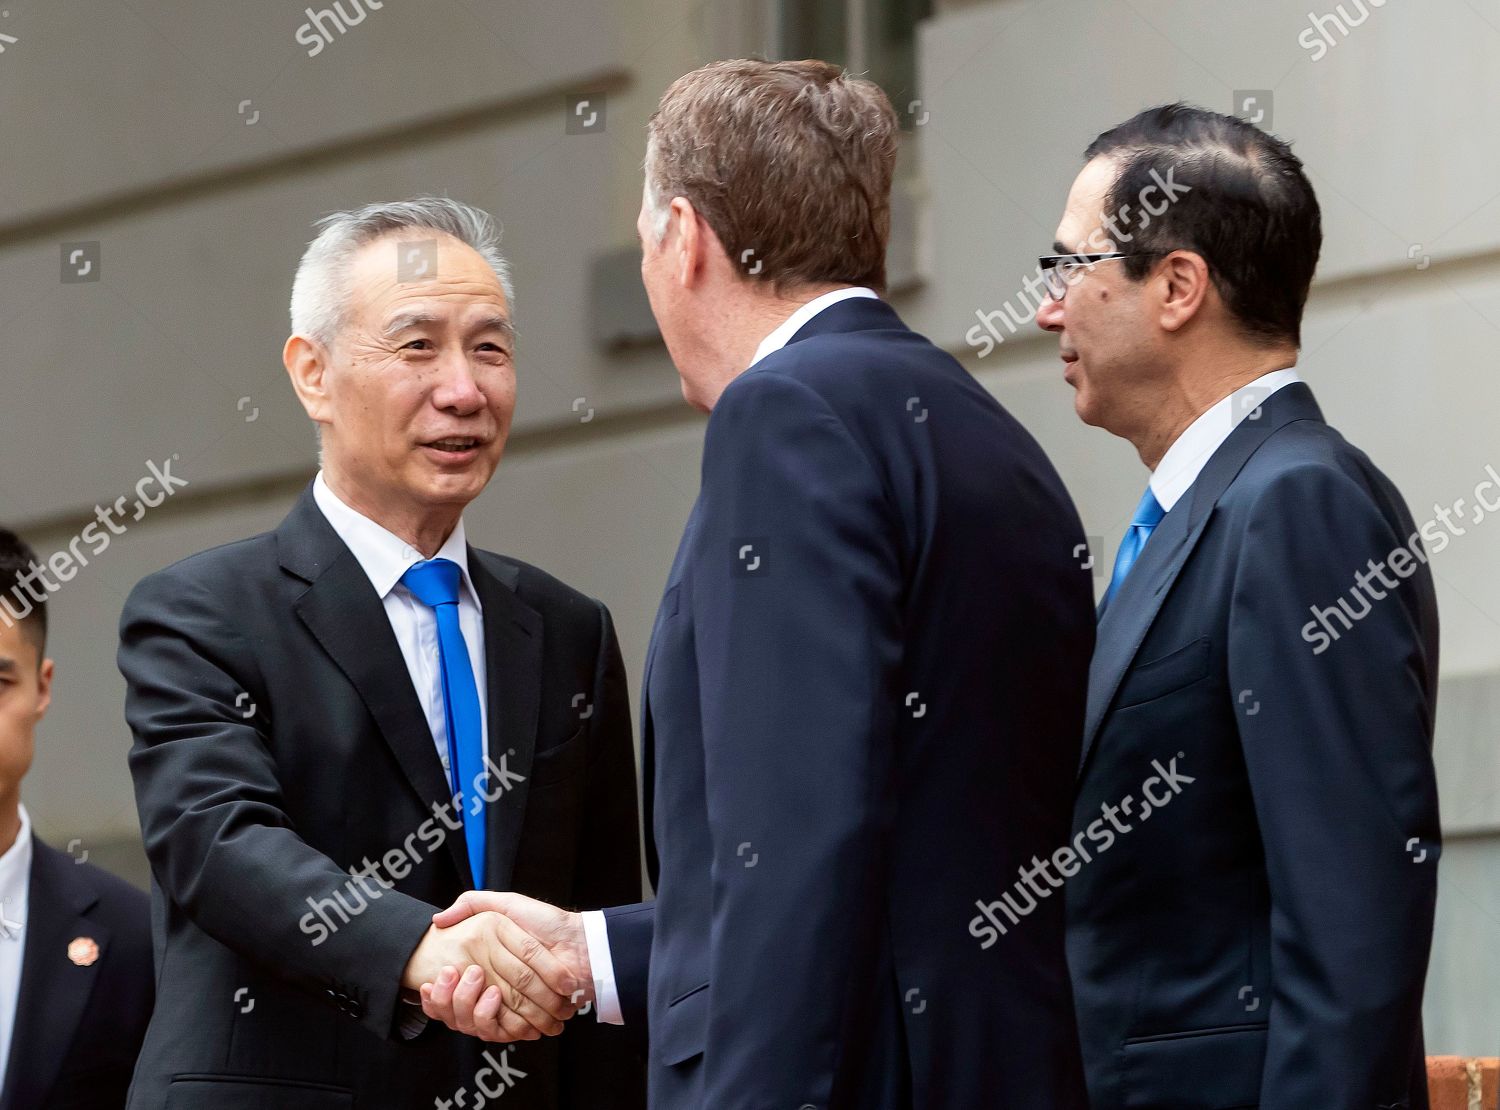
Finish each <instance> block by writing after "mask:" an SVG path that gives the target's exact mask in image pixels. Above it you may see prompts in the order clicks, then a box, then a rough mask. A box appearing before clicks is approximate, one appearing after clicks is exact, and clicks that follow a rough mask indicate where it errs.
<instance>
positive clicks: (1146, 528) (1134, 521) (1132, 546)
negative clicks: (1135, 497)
mask: <svg viewBox="0 0 1500 1110" xmlns="http://www.w3.org/2000/svg"><path fill="white" fill-rule="evenodd" d="M1166 515H1167V514H1166V510H1164V509H1163V508H1162V507H1161V503H1160V502H1159V501H1157V500H1156V494H1154V493H1152V492H1151V487H1150V486H1147V487H1146V492H1145V493H1144V494H1143V495H1142V496H1141V503H1140V504H1139V505H1137V506H1136V507H1135V516H1133V517H1131V518H1130V527H1129V528H1127V529H1125V538H1124V539H1123V540H1121V541H1120V550H1119V552H1118V553H1117V554H1116V555H1115V572H1114V574H1112V575H1111V576H1110V579H1109V589H1107V590H1105V591H1104V601H1103V602H1102V603H1101V604H1100V607H1099V609H1100V612H1101V613H1102V612H1103V611H1104V606H1105V605H1108V604H1109V601H1110V598H1112V597H1114V596H1115V591H1116V590H1118V589H1119V588H1120V583H1121V582H1124V581H1125V576H1126V575H1127V574H1129V573H1130V568H1131V567H1133V566H1135V561H1136V560H1137V559H1139V558H1140V557H1141V552H1142V551H1143V550H1144V549H1145V547H1146V541H1147V540H1149V539H1150V538H1151V533H1152V532H1153V531H1155V529H1156V526H1157V525H1158V524H1160V523H1161V518H1162V517H1164V516H1166Z"/></svg>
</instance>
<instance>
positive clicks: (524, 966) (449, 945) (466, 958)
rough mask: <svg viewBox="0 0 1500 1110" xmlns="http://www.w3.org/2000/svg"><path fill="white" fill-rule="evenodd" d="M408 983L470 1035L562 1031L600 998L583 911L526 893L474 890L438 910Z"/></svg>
mask: <svg viewBox="0 0 1500 1110" xmlns="http://www.w3.org/2000/svg"><path fill="white" fill-rule="evenodd" d="M402 986H403V987H405V988H407V989H408V990H409V991H416V992H418V994H419V995H420V997H421V1002H422V1010H423V1012H424V1013H425V1014H427V1016H428V1017H430V1018H432V1019H433V1020H434V1021H440V1022H442V1023H443V1024H444V1025H446V1026H448V1028H450V1029H453V1030H455V1031H457V1032H459V1033H466V1034H468V1035H469V1036H471V1037H478V1038H480V1039H481V1040H485V1041H497V1042H505V1043H508V1042H511V1041H534V1040H537V1039H538V1038H539V1037H542V1036H556V1035H557V1034H558V1033H561V1032H562V1030H563V1022H565V1021H566V1020H567V1019H568V1018H570V1017H572V1016H573V1015H574V1014H575V1013H577V1012H578V1009H579V1007H580V1006H582V1005H584V1004H586V1003H588V1002H592V1001H593V996H594V981H593V974H592V969H591V968H590V966H589V959H588V945H587V944H586V943H585V941H584V934H583V923H582V918H581V917H580V916H579V915H578V914H576V913H569V912H568V911H566V910H560V909H558V908H556V907H555V906H549V905H547V904H546V903H545V902H538V901H536V900H535V899H533V898H527V897H525V896H523V895H520V894H509V893H503V892H498V891H489V890H477V891H469V892H468V893H466V894H462V895H460V896H459V899H458V901H456V902H454V903H453V905H451V906H449V907H448V908H447V909H445V910H442V911H441V912H439V913H436V914H433V916H432V927H431V928H430V929H428V930H427V933H426V934H425V935H424V936H423V937H422V940H421V942H420V943H418V945H417V948H416V950H415V951H414V952H413V953H412V955H411V959H410V961H409V962H408V963H407V966H406V973H405V975H403V976H402Z"/></svg>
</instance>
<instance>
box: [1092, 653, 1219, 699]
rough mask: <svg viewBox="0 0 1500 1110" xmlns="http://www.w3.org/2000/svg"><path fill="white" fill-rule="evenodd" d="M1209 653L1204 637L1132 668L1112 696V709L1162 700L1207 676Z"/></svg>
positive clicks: (1210, 661)
mask: <svg viewBox="0 0 1500 1110" xmlns="http://www.w3.org/2000/svg"><path fill="white" fill-rule="evenodd" d="M1212 662H1213V653H1212V651H1211V646H1210V644H1209V640H1208V637H1207V636H1200V637H1199V638H1198V639H1196V640H1194V641H1193V642H1192V643H1189V644H1185V645H1183V646H1182V647H1180V648H1178V649H1177V650H1175V651H1171V652H1168V653H1167V654H1166V655H1162V656H1159V657H1157V658H1156V659H1153V660H1151V661H1150V662H1148V663H1141V664H1138V665H1133V666H1132V667H1131V668H1130V670H1129V671H1128V672H1127V673H1126V675H1125V680H1124V681H1123V682H1121V683H1120V689H1119V692H1118V693H1117V694H1115V708H1117V709H1124V708H1125V707H1126V706H1129V705H1140V704H1141V703H1142V702H1147V701H1152V700H1154V699H1156V698H1160V697H1165V696H1166V695H1167V694H1170V693H1173V692H1175V691H1177V690H1181V689H1183V688H1184V687H1187V686H1191V685H1192V684H1193V683H1195V682H1200V681H1202V680H1203V679H1205V678H1207V677H1208V673H1209V668H1210V665H1211V664H1212Z"/></svg>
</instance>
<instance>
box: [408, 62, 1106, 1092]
mask: <svg viewBox="0 0 1500 1110" xmlns="http://www.w3.org/2000/svg"><path fill="white" fill-rule="evenodd" d="M897 133H898V129H897V122H896V119H895V114H894V112H893V111H892V110H891V107H890V104H889V103H888V102H887V101H886V98H885V96H884V94H883V93H881V92H880V90H879V89H878V88H877V87H876V86H875V85H873V84H871V83H870V82H868V81H863V80H858V79H854V78H851V77H848V76H846V75H844V74H843V73H842V72H841V71H840V70H839V69H838V67H836V66H831V65H828V64H826V63H822V62H782V63H763V62H750V61H739V62H726V63H719V64H716V65H712V66H708V67H705V68H704V69H701V70H698V71H695V72H694V73H690V74H688V75H687V76H686V77H683V78H682V79H680V80H679V81H678V82H677V83H676V84H674V85H673V86H672V88H671V89H669V90H668V91H667V93H666V95H665V96H664V97H663V99H662V102H661V105H660V107H659V109H658V110H657V112H656V114H655V116H654V117H653V118H652V123H651V127H650V139H649V146H648V154H647V160H646V167H647V168H646V173H647V189H646V198H645V204H644V205H643V208H642V211H641V214H640V218H639V221H638V224H637V229H638V231H639V234H640V237H641V241H642V243H643V261H642V275H643V278H644V281H645V285H646V290H647V293H648V294H649V295H650V299H651V305H652V308H653V310H654V312H655V315H656V318H657V321H658V323H659V324H660V325H661V330H662V334H663V336H664V337H665V339H666V342H667V347H668V349H669V350H670V351H671V354H672V357H673V359H674V361H675V362H676V364H677V368H678V371H679V373H680V374H681V377H682V386H683V393H684V395H685V397H686V398H687V400H688V401H689V402H690V403H692V404H693V405H695V406H696V407H698V408H700V409H703V410H705V411H708V412H711V414H712V415H711V416H710V419H709V422H708V432H707V439H706V442H705V444H704V450H703V478H702V488H701V491H700V494H699V497H698V501H697V504H696V505H695V506H694V508H693V511H692V514H691V516H690V518H689V520H688V523H687V527H686V530H685V532H684V535H683V539H682V544H681V546H680V548H679V550H678V554H677V558H676V560H675V563H674V565H673V567H672V570H671V572H670V574H669V575H668V579H667V587H666V593H665V596H664V598H663V601H662V604H661V608H660V610H659V612H658V616H657V620H656V628H655V632H654V634H653V637H652V646H651V651H650V655H649V658H648V661H647V666H646V677H645V689H644V693H643V695H642V698H643V702H644V709H643V718H644V726H643V728H644V731H643V736H642V743H643V746H644V747H643V750H644V753H645V754H644V759H645V765H646V767H647V769H648V770H647V779H646V789H647V817H648V821H649V822H650V829H651V832H652V845H653V848H654V852H653V853H652V855H651V859H652V869H651V870H652V877H653V880H654V881H655V883H656V889H657V900H656V901H655V903H653V904H645V905H636V906H626V907H620V908H616V909H611V910H609V911H608V912H607V914H606V916H605V917H604V918H603V919H600V918H598V917H594V916H592V915H583V916H582V918H581V917H580V915H577V914H559V913H556V912H554V911H550V910H549V908H548V907H544V906H540V905H539V904H538V903H536V902H534V901H531V900H528V899H522V898H519V897H514V896H505V895H493V894H490V895H486V894H478V895H471V896H468V897H467V898H466V899H465V903H464V905H462V906H460V907H457V908H456V909H455V910H454V911H453V913H452V914H449V915H445V916H444V918H443V919H442V920H445V921H448V920H458V919H460V918H461V917H462V916H463V914H464V913H465V912H467V911H468V910H470V909H472V908H481V909H482V908H485V907H487V906H490V907H495V908H500V909H503V910H504V911H505V912H507V913H511V914H514V915H515V916H516V919H517V920H518V921H519V922H521V923H522V924H524V925H526V926H527V928H528V929H530V930H531V931H533V932H534V933H535V934H537V935H538V936H539V937H540V938H542V939H544V940H546V941H547V942H549V943H550V944H551V945H552V946H553V948H554V951H556V952H559V953H563V954H565V955H566V956H567V957H568V958H574V959H576V958H579V957H580V956H582V957H584V958H586V959H587V961H588V967H589V971H588V974H590V975H591V976H592V977H594V978H596V979H598V980H599V981H600V982H599V986H598V994H599V998H598V1002H599V1010H600V1013H601V1015H602V1016H603V1017H604V1018H605V1019H606V1020H610V1019H614V1020H621V1019H622V1020H623V1022H624V1025H625V1027H626V1029H628V1030H635V1031H637V1032H638V1033H644V1032H645V1031H646V1030H647V1029H648V1028H649V1036H650V1093H651V1105H652V1106H653V1107H656V1108H660V1110H698V1108H702V1107H712V1108H713V1110H770V1108H785V1110H797V1108H798V1107H804V1108H809V1107H811V1108H817V1110H905V1108H911V1107H927V1108H953V1110H973V1108H975V1107H1018V1108H1019V1107H1025V1108H1027V1110H1032V1108H1043V1107H1045V1108H1047V1110H1074V1108H1079V1107H1082V1106H1084V1094H1083V1083H1082V1075H1081V1064H1080V1061H1079V1057H1078V1046H1077V1041H1076V1030H1075V1027H1074V1018H1073V1009H1072V1005H1071V1001H1070V997H1069V986H1068V978H1067V970H1066V967H1065V964H1064V951H1063V916H1062V906H1061V899H1051V900H1050V901H1047V902H1045V903H1044V904H1042V905H1041V906H1039V907H1037V908H1036V910H1035V912H1034V914H1033V915H1032V917H1031V919H1030V920H1028V921H1027V922H1026V923H1025V926H1024V927H1023V928H1017V929H1013V930H1010V931H1009V932H1008V933H1007V934H1006V935H1004V936H994V937H991V938H987V939H986V938H981V937H980V934H979V933H977V932H975V931H974V924H973V923H974V922H975V921H976V920H982V919H976V918H975V914H974V910H975V904H976V902H981V901H982V900H983V899H984V898H987V897H990V896H992V894H993V892H995V891H997V890H999V889H1001V888H1002V887H1004V886H1006V885H1008V884H1009V883H1010V882H1011V881H1012V879H1013V877H1014V875H1015V874H1016V872H1017V870H1018V869H1021V868H1024V867H1028V866H1030V861H1031V860H1033V859H1035V858H1037V857H1038V856H1039V855H1042V854H1047V853H1050V852H1052V851H1053V849H1054V848H1055V847H1056V846H1057V845H1058V844H1060V843H1062V842H1063V841H1064V839H1065V838H1066V836H1067V831H1068V815H1069V810H1070V807H1071V802H1072V797H1071V784H1072V776H1073V769H1074V767H1075V766H1076V761H1077V756H1078V736H1079V731H1080V729H1081V726H1082V721H1083V701H1084V693H1085V686H1086V671H1087V665H1088V655H1089V650H1090V647H1091V644H1092V640H1093V613H1092V599H1091V596H1090V590H1089V581H1090V579H1089V575H1088V574H1087V572H1086V571H1084V570H1083V569H1082V567H1083V566H1084V565H1085V564H1086V558H1081V557H1080V551H1081V550H1082V548H1083V535H1082V530H1081V528H1080V525H1079V522H1078V519H1077V515H1076V514H1075V512H1074V510H1073V506H1072V504H1071V502H1070V501H1069V499H1068V495H1067V493H1066V491H1065V490H1064V489H1063V486H1062V483H1061V482H1060V481H1059V480H1058V477H1057V475H1056V473H1055V472H1054V470H1053V468H1052V466H1051V465H1050V463H1049V462H1048V461H1047V458H1046V456H1045V455H1044V454H1043V453H1042V451H1041V449H1040V448H1039V447H1038V446H1037V444H1036V442H1035V441H1034V440H1033V439H1032V438H1031V436H1030V435H1028V434H1027V432H1026V431H1025V429H1023V428H1022V427H1021V426H1020V425H1019V424H1018V423H1017V422H1016V421H1015V420H1014V419H1013V418H1012V417H1011V416H1010V415H1009V414H1008V413H1007V412H1006V411H1005V410H1004V409H1002V408H1001V407H1000V405H998V404H997V403H996V402H995V400H994V398H993V397H991V396H990V395H989V394H988V393H987V392H986V391H985V390H984V389H983V388H982V387H981V386H980V385H979V384H978V383H977V382H975V381H974V379H973V378H972V377H971V376H970V375H969V374H968V373H967V372H966V371H965V370H964V369H963V367H961V366H960V365H959V364H958V363H957V362H956V361H955V360H954V359H953V358H952V357H951V356H949V355H948V354H946V353H945V352H943V351H942V350H940V349H938V348H937V347H935V346H933V345H932V344H931V343H930V342H928V341H927V340H926V339H924V338H923V337H922V336H920V335H918V334H916V333H915V332H913V331H911V330H909V329H908V328H907V327H906V326H905V325H904V324H903V323H902V322H901V320H900V319H899V318H898V317H897V315H896V313H895V312H894V311H893V310H892V309H891V307H890V305H888V304H887V303H886V302H885V301H884V300H882V299H881V298H880V297H879V295H878V291H879V290H881V289H882V288H883V286H884V284H885V248H886V237H887V233H888V230H889V226H890V207H889V192H890V184H891V173H892V167H893V165H894V161H895V153H896V142H897ZM611 969H612V970H611ZM428 993H429V997H428V1006H429V1012H430V1013H432V1014H433V1015H434V1016H437V1017H440V1018H442V1019H443V1020H452V1021H455V1022H456V1023H457V1024H459V1025H460V1027H463V1028H474V1027H475V1026H474V1022H473V1016H472V1013H471V1007H470V1006H469V1005H468V1004H467V999H466V998H464V997H462V996H463V994H464V993H466V992H461V991H460V992H450V991H448V990H446V989H442V988H440V989H438V990H436V991H432V992H428ZM467 993H472V992H467ZM616 995H617V996H618V997H617V999H616V997H615V996H616Z"/></svg>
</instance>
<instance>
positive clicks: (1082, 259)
mask: <svg viewBox="0 0 1500 1110" xmlns="http://www.w3.org/2000/svg"><path fill="white" fill-rule="evenodd" d="M1171 253H1172V252H1171V251H1170V250H1149V251H1109V252H1106V253H1104V254H1044V255H1041V256H1040V257H1039V258H1038V259H1037V260H1036V264H1037V269H1038V270H1039V271H1040V272H1041V275H1042V284H1043V285H1044V286H1045V287H1046V289H1047V296H1049V297H1051V298H1052V299H1053V300H1054V301H1057V302H1059V303H1060V302H1061V301H1062V299H1063V298H1064V297H1066V296H1067V295H1068V287H1069V286H1070V285H1072V284H1073V283H1072V281H1070V280H1069V279H1068V277H1067V276H1066V275H1067V273H1071V272H1073V271H1074V270H1081V269H1083V268H1084V267H1088V268H1090V269H1092V268H1093V267H1094V266H1095V265H1097V264H1098V263H1100V262H1113V261H1114V260H1115V259H1117V258H1150V257H1152V256H1153V255H1166V254H1171ZM1064 265H1067V266H1068V269H1067V271H1066V272H1064V273H1059V272H1058V271H1059V269H1060V268H1061V267H1062V266H1064Z"/></svg>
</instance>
